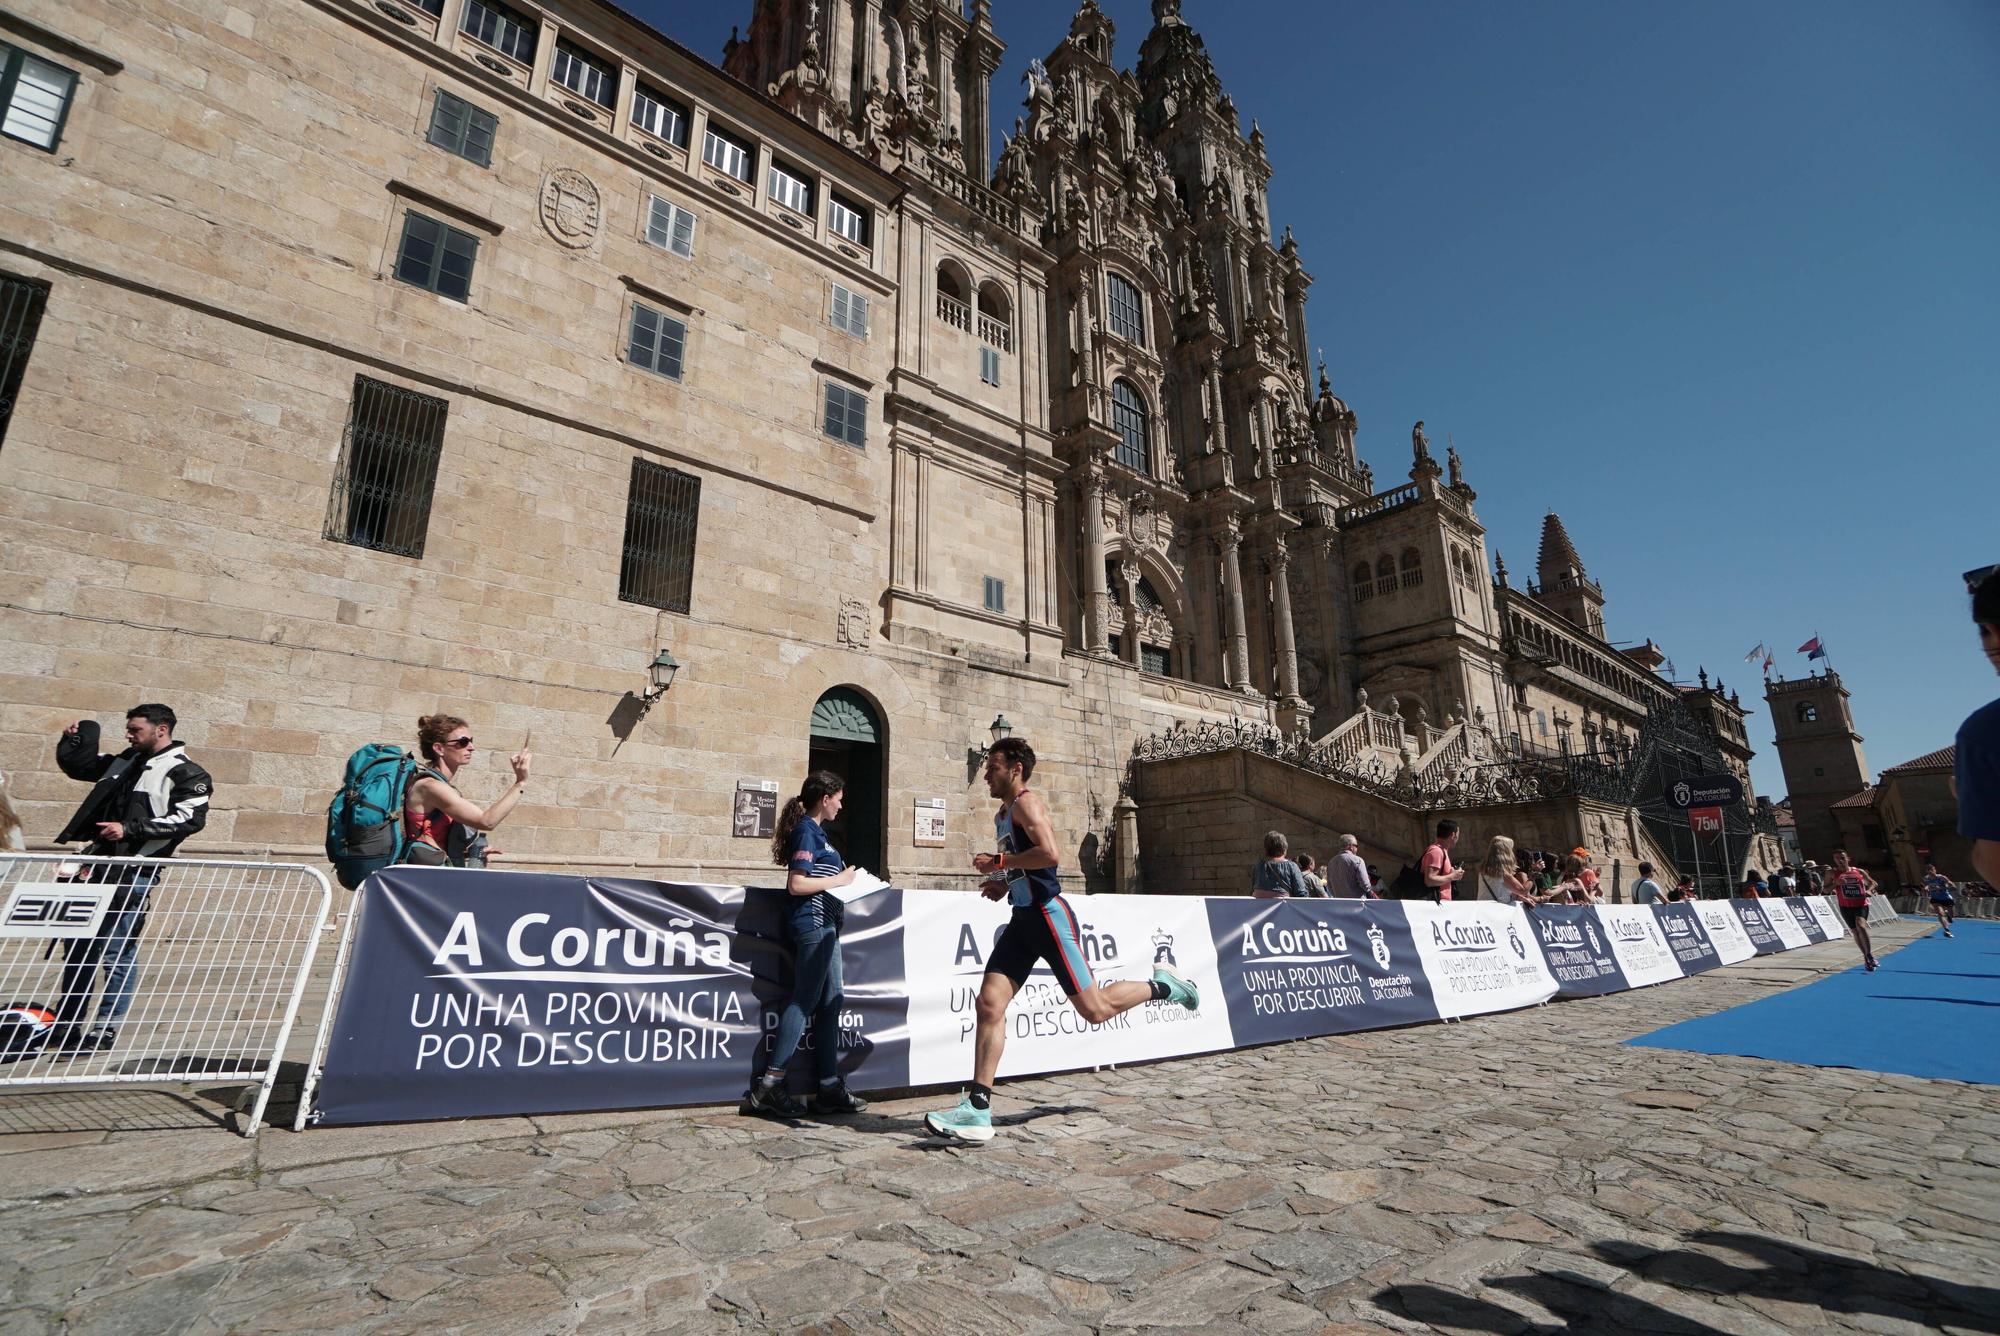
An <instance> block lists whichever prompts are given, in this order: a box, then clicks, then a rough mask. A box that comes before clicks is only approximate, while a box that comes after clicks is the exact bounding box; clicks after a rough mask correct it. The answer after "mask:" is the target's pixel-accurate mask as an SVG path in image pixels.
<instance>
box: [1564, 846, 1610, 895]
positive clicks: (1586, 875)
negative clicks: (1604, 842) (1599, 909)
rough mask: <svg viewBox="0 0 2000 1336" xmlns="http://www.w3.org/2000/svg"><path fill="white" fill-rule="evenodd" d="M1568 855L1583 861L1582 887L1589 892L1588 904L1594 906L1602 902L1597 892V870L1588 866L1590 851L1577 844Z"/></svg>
mask: <svg viewBox="0 0 2000 1336" xmlns="http://www.w3.org/2000/svg"><path fill="white" fill-rule="evenodd" d="M1569 855H1570V857H1571V858H1576V859H1581V860H1582V861H1583V887H1584V889H1585V890H1587V891H1589V892H1590V901H1589V903H1592V904H1595V903H1597V902H1598V901H1600V900H1602V899H1603V898H1604V897H1603V896H1601V895H1599V894H1598V892H1597V869H1596V868H1594V867H1592V866H1591V865H1590V850H1588V849H1586V848H1584V847H1583V846H1582V845H1580V844H1579V845H1578V846H1577V847H1576V848H1574V849H1572V850H1570V851H1569Z"/></svg>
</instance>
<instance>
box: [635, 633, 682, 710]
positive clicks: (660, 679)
mask: <svg viewBox="0 0 2000 1336" xmlns="http://www.w3.org/2000/svg"><path fill="white" fill-rule="evenodd" d="M680 670H681V665H680V660H678V659H676V658H675V657H674V656H673V655H672V654H669V653H668V652H667V647H666V646H665V645H662V646H660V652H659V654H657V655H656V656H654V659H653V661H652V663H650V664H648V665H647V667H646V671H647V672H648V674H650V675H651V677H652V681H653V685H652V687H651V688H650V689H648V690H647V692H646V694H645V695H643V696H641V697H640V698H639V699H640V700H642V701H644V702H645V703H646V704H648V705H651V704H652V703H653V702H654V701H656V700H658V699H659V698H660V697H662V696H664V695H666V694H667V688H668V687H670V686H672V685H673V684H674V674H676V673H678V672H679V671H680Z"/></svg>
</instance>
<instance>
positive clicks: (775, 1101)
mask: <svg viewBox="0 0 2000 1336" xmlns="http://www.w3.org/2000/svg"><path fill="white" fill-rule="evenodd" d="M737 1112H739V1113H743V1114H748V1115H750V1116H752V1117H757V1118H803V1117H805V1115H806V1106H805V1105H803V1104H801V1103H799V1102H798V1101H797V1100H796V1099H794V1098H792V1092H791V1091H789V1090H787V1089H785V1088H784V1087H783V1086H776V1085H765V1084H764V1083H763V1082H762V1081H759V1082H758V1083H757V1084H756V1085H753V1086H751V1087H750V1089H749V1090H747V1091H745V1092H744V1094H743V1103H742V1104H741V1105H740V1106H739V1107H738V1109H737Z"/></svg>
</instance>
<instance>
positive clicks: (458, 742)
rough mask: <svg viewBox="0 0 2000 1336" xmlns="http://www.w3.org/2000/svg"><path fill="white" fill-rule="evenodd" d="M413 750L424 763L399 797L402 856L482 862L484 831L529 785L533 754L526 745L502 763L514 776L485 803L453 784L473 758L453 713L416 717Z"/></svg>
mask: <svg viewBox="0 0 2000 1336" xmlns="http://www.w3.org/2000/svg"><path fill="white" fill-rule="evenodd" d="M417 750H418V751H419V752H421V753H422V755H423V759H424V765H423V768H421V769H419V770H418V771H417V777H416V778H415V779H413V780H411V781H410V787H409V791H408V792H407V793H406V794H405V795H404V798H403V820H404V823H405V827H406V829H407V830H408V832H409V845H408V848H407V849H406V851H405V852H404V854H403V860H402V861H403V862H405V863H414V864H417V865H418V866H420V867H441V866H443V865H445V864H447V863H449V864H450V865H452V866H453V867H485V866H486V834H487V832H488V831H491V830H492V829H493V828H494V827H495V826H497V825H499V824H500V823H501V822H502V821H505V820H506V819H507V814H508V813H509V812H511V811H513V810H514V804H516V803H518V802H520V801H521V795H522V794H524V793H526V792H527V791H528V765H529V762H531V761H532V760H533V759H534V757H533V755H532V754H531V753H530V752H529V751H528V749H527V748H526V747H523V748H522V749H521V750H520V751H517V752H515V753H514V754H513V755H512V756H511V757H509V758H508V761H507V763H508V764H509V765H511V766H513V767H514V782H513V784H511V785H510V786H509V787H508V789H507V791H506V792H505V793H503V794H501V795H500V796H499V798H498V799H496V800H495V801H494V802H493V803H492V805H491V806H489V807H486V808H484V809H481V808H478V807H475V806H473V805H472V803H471V802H469V801H467V800H466V798H465V796H464V795H463V794H461V793H460V792H459V791H458V789H457V787H456V786H455V783H454V781H455V779H456V777H457V775H458V772H459V771H460V770H461V769H463V768H464V767H465V766H466V765H467V763H469V762H470V761H471V760H472V734H471V733H470V732H468V731H467V725H466V722H465V720H463V719H460V718H459V717H458V716H457V715H455V714H427V715H425V716H423V717H422V718H421V719H419V720H417Z"/></svg>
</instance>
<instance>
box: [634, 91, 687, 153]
mask: <svg viewBox="0 0 2000 1336" xmlns="http://www.w3.org/2000/svg"><path fill="white" fill-rule="evenodd" d="M632 124H634V125H636V126H638V127H639V128H640V129H641V130H644V131H645V132H646V133H647V134H650V135H658V136H659V137H660V138H661V139H664V140H666V141H667V142H668V143H669V144H673V145H675V146H677V147H679V148H686V147H687V143H688V112H687V108H686V107H684V106H682V105H681V104H680V103H678V102H676V101H674V100H673V99H672V98H670V97H668V96H667V95H666V94H665V93H662V92H661V91H660V90H659V89H657V88H655V87H653V86H652V85H651V84H649V83H645V82H643V81H642V82H641V83H640V84H639V87H638V88H637V90H635V91H634V92H633V94H632Z"/></svg>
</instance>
